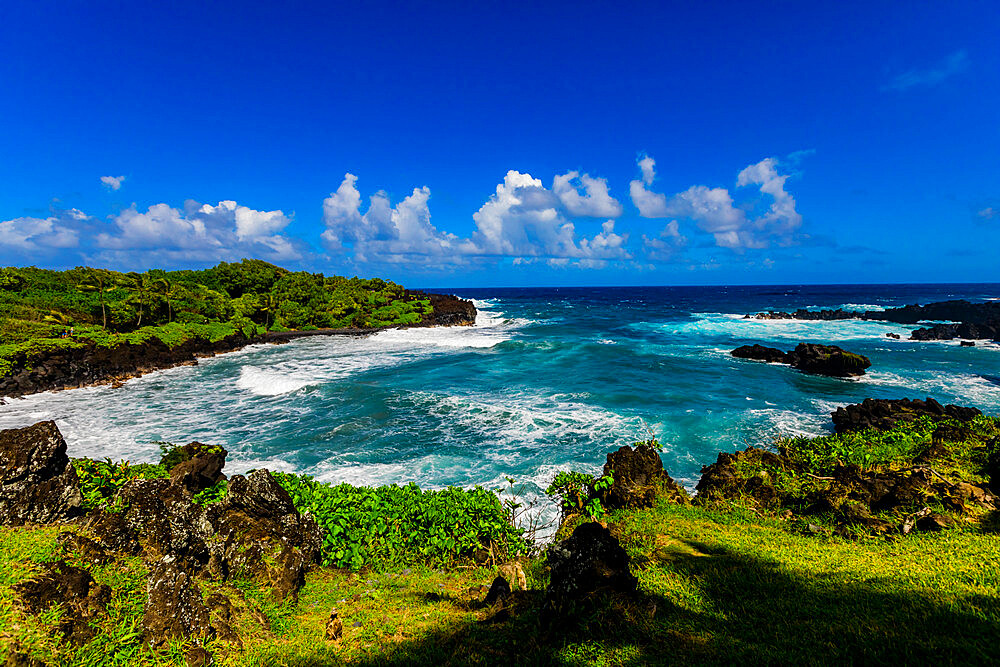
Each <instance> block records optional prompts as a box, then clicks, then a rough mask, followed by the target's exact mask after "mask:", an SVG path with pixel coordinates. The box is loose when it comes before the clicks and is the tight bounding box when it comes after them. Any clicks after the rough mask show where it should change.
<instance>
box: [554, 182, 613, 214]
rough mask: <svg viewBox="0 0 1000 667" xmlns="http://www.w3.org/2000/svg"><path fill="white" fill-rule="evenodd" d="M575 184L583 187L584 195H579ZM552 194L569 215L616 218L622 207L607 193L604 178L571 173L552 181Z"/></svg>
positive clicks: (577, 186)
mask: <svg viewBox="0 0 1000 667" xmlns="http://www.w3.org/2000/svg"><path fill="white" fill-rule="evenodd" d="M576 182H579V184H580V185H582V186H583V189H584V192H585V194H583V195H581V194H580V190H579V187H580V185H577V184H576ZM552 192H553V193H554V194H555V195H556V197H558V198H559V201H560V202H562V205H563V206H564V207H565V208H566V211H567V212H568V213H569V214H570V215H579V216H585V217H591V218H617V217H618V216H620V215H621V214H622V205H621V204H619V203H618V200H616V199H615V198H614V197H612V196H611V195H610V194H609V193H608V181H607V179H604V178H594V177H592V176H590V175H589V174H583V175H582V176H581V175H580V172H578V171H571V172H568V173H566V174H563V175H561V176H556V177H555V178H553V179H552Z"/></svg>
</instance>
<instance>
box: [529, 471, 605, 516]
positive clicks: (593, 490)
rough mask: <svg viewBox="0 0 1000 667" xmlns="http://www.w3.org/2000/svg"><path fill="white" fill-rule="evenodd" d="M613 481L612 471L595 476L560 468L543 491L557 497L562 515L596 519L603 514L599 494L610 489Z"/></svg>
mask: <svg viewBox="0 0 1000 667" xmlns="http://www.w3.org/2000/svg"><path fill="white" fill-rule="evenodd" d="M614 481H615V480H614V476H613V471H612V474H607V475H603V476H601V477H600V478H595V477H594V476H593V475H588V474H587V473H583V472H576V471H572V470H561V471H559V472H558V473H557V474H556V476H555V478H554V479H553V480H552V483H551V484H549V486H548V488H547V489H545V493H546V495H548V496H557V497H558V498H559V507H560V509H561V510H562V513H563V516H564V517H565V516H569V515H570V514H582V515H584V516H586V517H589V518H591V519H598V518H600V517H601V516H603V515H604V505H603V504H602V503H601V499H600V497H599V494H600V492H602V491H606V490H607V489H610V488H611V485H612V484H614Z"/></svg>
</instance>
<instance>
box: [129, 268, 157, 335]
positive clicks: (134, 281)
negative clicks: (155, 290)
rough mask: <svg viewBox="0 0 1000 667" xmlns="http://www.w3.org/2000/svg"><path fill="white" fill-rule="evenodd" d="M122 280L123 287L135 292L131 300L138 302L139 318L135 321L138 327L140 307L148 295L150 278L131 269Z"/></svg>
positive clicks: (140, 318)
mask: <svg viewBox="0 0 1000 667" xmlns="http://www.w3.org/2000/svg"><path fill="white" fill-rule="evenodd" d="M123 282H124V283H125V287H127V288H129V289H131V290H134V291H135V292H136V296H135V298H134V301H133V302H135V301H138V303H139V319H138V320H137V321H136V323H135V326H136V328H137V329H138V328H140V327H141V326H142V309H143V307H144V306H145V304H146V298H147V297H148V296H149V292H150V287H151V284H150V278H149V275H147V274H143V273H135V272H134V271H133V272H132V273H128V274H126V275H125V279H124V281H123Z"/></svg>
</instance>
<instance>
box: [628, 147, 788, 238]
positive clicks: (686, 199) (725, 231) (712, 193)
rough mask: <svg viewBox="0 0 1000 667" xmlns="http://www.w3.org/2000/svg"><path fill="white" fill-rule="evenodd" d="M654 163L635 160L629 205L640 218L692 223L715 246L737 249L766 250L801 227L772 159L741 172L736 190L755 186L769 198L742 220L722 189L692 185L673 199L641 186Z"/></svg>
mask: <svg viewBox="0 0 1000 667" xmlns="http://www.w3.org/2000/svg"><path fill="white" fill-rule="evenodd" d="M654 165H655V162H654V161H653V159H652V158H650V157H646V158H643V160H642V161H640V169H642V172H643V178H642V180H635V181H632V183H631V193H632V201H633V203H634V204H635V205H636V208H638V209H639V215H641V216H643V217H645V218H665V217H675V218H684V219H689V220H693V221H694V222H695V223H696V224H697V225H698V227H699V228H700V229H702V230H703V231H705V232H708V233H709V234H712V236H713V237H714V239H715V243H716V245H718V246H721V247H724V248H731V249H733V250H743V249H746V248H766V247H768V245H770V242H771V240H772V239H777V240H778V241H779V242H780V243H785V244H787V243H790V242H791V239H792V233H793V232H794V231H795V230H796V229H798V228H799V227H800V226H801V225H802V216H801V215H800V214H799V213H798V211H797V210H796V208H795V199H794V198H793V197H792V195H791V194H790V193H789V192H788V191H787V190H785V181H786V180H788V175H787V174H779V173H778V166H779V163H778V161H777V160H776V159H775V158H766V159H764V160H761V161H760V162H758V163H756V164H752V165H750V166H748V167H746V168H745V169H743V170H742V171H740V173H739V175H738V176H737V179H736V186H737V187H739V188H745V187H749V186H757V188H758V190H759V191H760V193H761V194H763V195H766V196H767V197H769V198H770V199H771V205H770V207H769V208H768V210H767V211H766V212H763V213H761V214H760V215H758V216H757V217H753V218H751V217H748V215H747V211H746V209H745V208H744V207H742V206H737V205H736V203H735V202H734V200H733V195H732V194H731V193H730V192H729V190H728V189H726V188H720V187H714V188H712V187H708V186H706V185H694V186H691V187H690V188H688V189H687V190H685V191H683V192H680V193H678V194H676V195H674V196H673V197H670V198H667V196H666V195H663V194H660V193H656V192H652V191H650V190H649V189H648V188H647V186H648V185H650V184H651V183H652V181H653V177H654V171H653V167H654Z"/></svg>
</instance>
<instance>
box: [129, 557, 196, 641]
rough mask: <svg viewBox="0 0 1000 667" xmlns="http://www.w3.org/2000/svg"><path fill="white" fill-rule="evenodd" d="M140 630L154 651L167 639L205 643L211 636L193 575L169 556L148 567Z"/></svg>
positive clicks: (186, 567) (178, 561)
mask: <svg viewBox="0 0 1000 667" xmlns="http://www.w3.org/2000/svg"><path fill="white" fill-rule="evenodd" d="M142 629H143V635H144V637H145V639H146V641H147V642H149V643H150V645H152V646H154V647H157V646H160V645H162V644H164V643H165V642H167V641H168V640H170V639H188V640H190V639H197V640H205V639H210V638H211V637H212V636H213V634H214V632H213V630H212V626H211V624H210V622H209V613H208V608H207V607H206V606H205V603H204V602H203V601H202V598H201V591H200V590H199V589H198V586H197V584H195V582H194V575H193V572H192V571H191V569H190V568H189V567H188V566H186V565H185V564H184V563H183V562H182V561H180V560H177V559H176V558H174V557H172V556H167V557H165V558H162V559H161V560H159V561H157V562H156V563H154V564H153V565H152V566H151V567H150V571H149V581H148V582H147V584H146V608H145V612H144V614H143V617H142Z"/></svg>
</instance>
